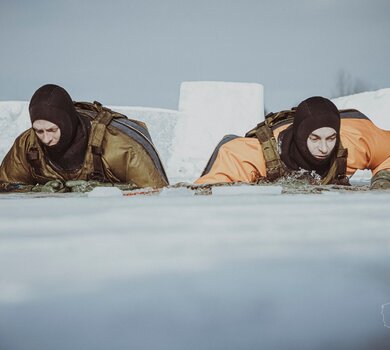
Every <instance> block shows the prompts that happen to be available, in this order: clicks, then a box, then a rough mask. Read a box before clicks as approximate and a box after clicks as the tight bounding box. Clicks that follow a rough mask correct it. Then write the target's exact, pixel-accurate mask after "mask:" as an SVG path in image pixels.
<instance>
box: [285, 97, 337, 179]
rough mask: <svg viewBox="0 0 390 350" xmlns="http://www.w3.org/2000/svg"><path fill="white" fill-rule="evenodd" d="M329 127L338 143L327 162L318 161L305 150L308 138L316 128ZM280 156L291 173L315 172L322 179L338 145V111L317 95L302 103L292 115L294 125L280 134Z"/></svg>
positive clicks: (325, 160)
mask: <svg viewBox="0 0 390 350" xmlns="http://www.w3.org/2000/svg"><path fill="white" fill-rule="evenodd" d="M323 127H330V128H333V129H335V130H336V133H337V140H336V144H335V147H334V149H333V151H332V153H331V154H330V155H329V157H328V158H326V159H317V158H315V157H314V156H313V155H312V154H311V153H310V151H309V149H308V147H307V139H308V137H309V135H310V134H311V133H312V132H313V131H314V130H316V129H319V128H323ZM279 140H280V148H281V154H280V157H281V159H282V161H283V163H284V164H285V165H286V166H287V167H288V168H289V169H291V170H298V169H300V168H301V169H305V170H315V171H316V172H317V173H318V174H319V175H321V176H324V175H325V174H326V173H327V172H328V171H329V169H330V167H331V165H332V163H333V160H334V157H335V153H336V151H337V149H338V146H339V143H340V112H339V111H338V109H337V107H336V106H335V105H334V104H333V103H332V102H331V101H330V100H328V99H326V98H324V97H320V96H314V97H310V98H308V99H306V100H304V101H302V102H301V103H300V104H299V105H298V107H297V109H296V111H295V116H294V122H293V124H292V125H291V126H290V127H288V128H287V129H286V130H285V131H283V132H282V133H281V134H280V137H279Z"/></svg>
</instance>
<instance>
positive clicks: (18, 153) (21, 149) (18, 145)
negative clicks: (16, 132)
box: [0, 132, 35, 184]
mask: <svg viewBox="0 0 390 350" xmlns="http://www.w3.org/2000/svg"><path fill="white" fill-rule="evenodd" d="M28 139H29V132H24V133H23V134H22V135H20V136H19V137H18V138H17V139H16V140H15V142H14V144H13V145H12V147H11V149H10V150H9V152H8V153H7V154H6V156H5V157H4V159H3V161H2V163H1V166H0V182H7V183H23V184H35V181H34V179H33V178H32V176H31V172H30V166H29V164H28V162H27V157H26V154H27V151H26V150H27V149H28Z"/></svg>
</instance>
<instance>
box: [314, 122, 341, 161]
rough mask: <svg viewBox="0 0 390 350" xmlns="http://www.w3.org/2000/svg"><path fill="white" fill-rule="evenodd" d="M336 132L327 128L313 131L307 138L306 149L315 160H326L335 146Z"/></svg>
mask: <svg viewBox="0 0 390 350" xmlns="http://www.w3.org/2000/svg"><path fill="white" fill-rule="evenodd" d="M336 140H337V133H336V130H335V129H333V128H329V127H324V128H319V129H316V130H314V131H313V132H312V133H311V134H310V135H309V137H308V138H307V148H308V149H309V151H310V153H311V154H312V155H313V156H314V157H315V158H317V159H326V158H327V157H328V156H329V155H330V154H331V153H332V151H333V148H334V146H335V144H336Z"/></svg>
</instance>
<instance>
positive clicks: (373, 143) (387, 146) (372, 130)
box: [340, 119, 390, 175]
mask: <svg viewBox="0 0 390 350" xmlns="http://www.w3.org/2000/svg"><path fill="white" fill-rule="evenodd" d="M340 134H341V141H342V143H343V146H344V147H346V148H348V160H347V174H348V175H352V174H353V173H354V172H355V171H356V170H358V169H360V170H364V169H369V170H371V171H372V174H373V175H375V174H376V173H377V172H378V171H380V170H387V169H390V131H387V130H383V129H380V128H378V127H377V126H376V125H375V124H374V123H373V122H372V121H371V120H368V119H345V120H343V119H342V120H341V131H340Z"/></svg>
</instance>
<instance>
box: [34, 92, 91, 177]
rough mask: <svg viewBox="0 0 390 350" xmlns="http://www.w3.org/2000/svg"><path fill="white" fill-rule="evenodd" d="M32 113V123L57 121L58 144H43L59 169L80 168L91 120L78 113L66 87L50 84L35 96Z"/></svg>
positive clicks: (47, 155)
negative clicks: (59, 132) (59, 133)
mask: <svg viewBox="0 0 390 350" xmlns="http://www.w3.org/2000/svg"><path fill="white" fill-rule="evenodd" d="M29 113H30V119H31V123H32V124H33V123H34V122H35V121H36V120H40V119H42V120H46V121H49V122H51V123H54V124H56V125H57V126H58V127H59V129H60V131H61V136H60V139H59V141H58V143H57V144H56V145H54V146H46V145H43V144H41V146H42V150H43V151H44V153H45V156H46V158H47V159H48V160H49V161H50V162H51V163H52V165H53V166H55V167H57V168H59V170H77V169H79V168H80V167H81V166H82V164H83V161H84V158H85V153H86V151H87V146H88V136H89V132H90V129H91V123H90V121H89V120H88V119H87V118H83V117H81V116H80V115H79V113H77V111H76V109H75V107H74V105H73V101H72V99H71V97H70V96H69V94H68V93H67V92H66V90H65V89H63V88H62V87H60V86H58V85H54V84H47V85H44V86H42V87H40V88H39V89H38V90H37V91H36V92H35V93H34V95H33V96H32V98H31V101H30V105H29Z"/></svg>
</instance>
